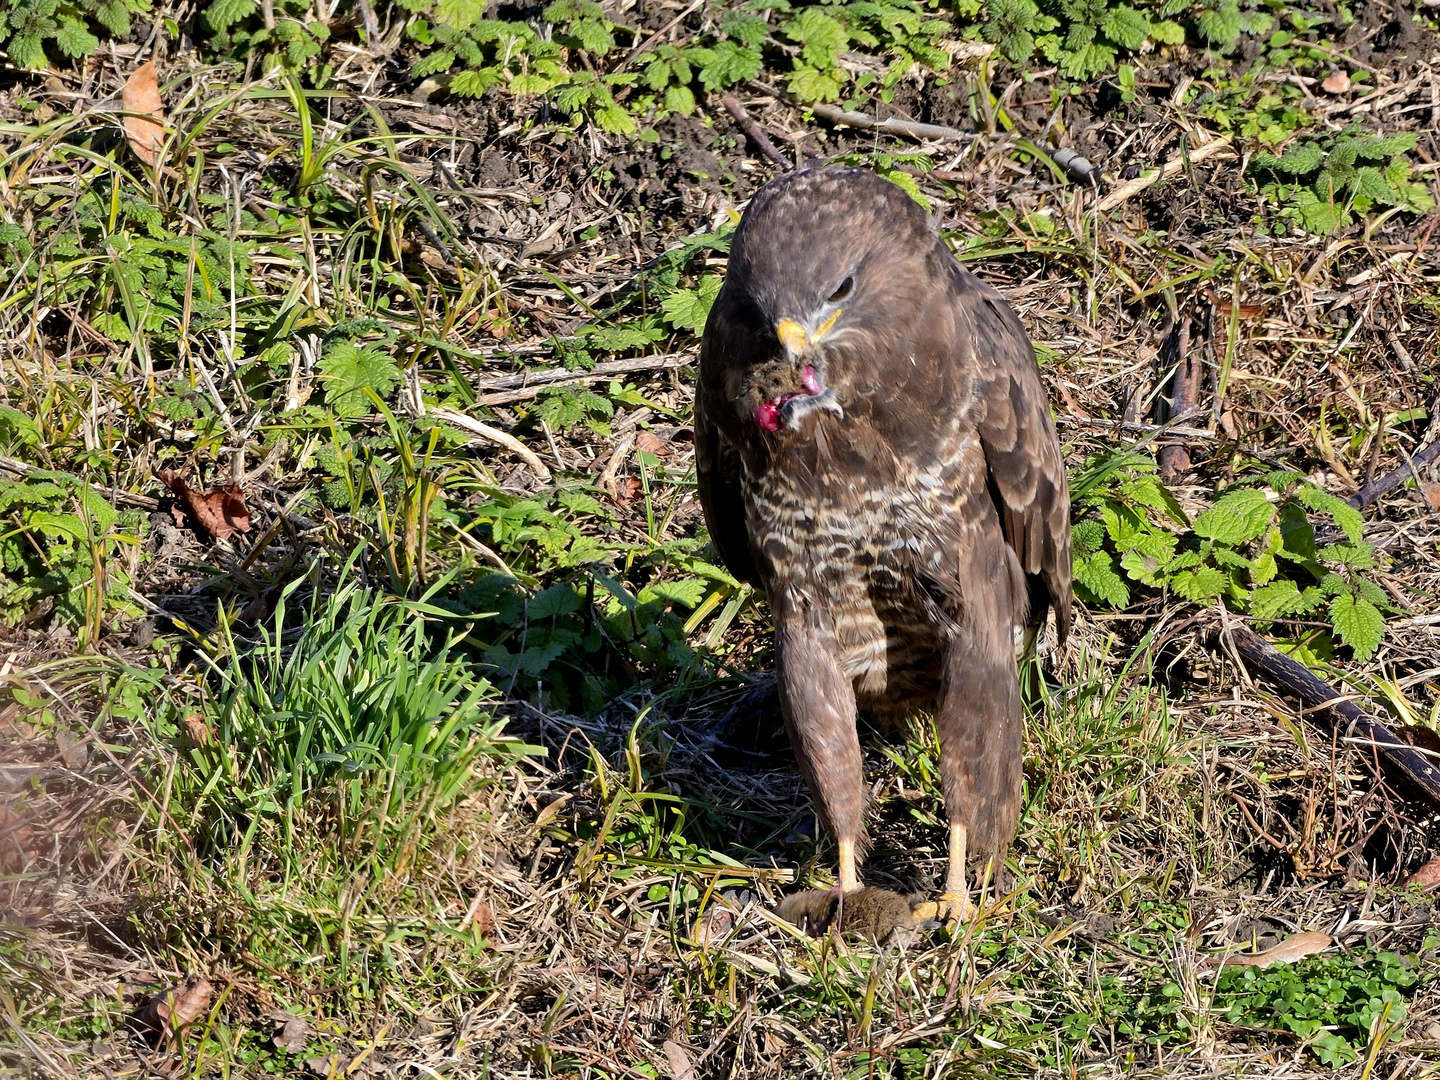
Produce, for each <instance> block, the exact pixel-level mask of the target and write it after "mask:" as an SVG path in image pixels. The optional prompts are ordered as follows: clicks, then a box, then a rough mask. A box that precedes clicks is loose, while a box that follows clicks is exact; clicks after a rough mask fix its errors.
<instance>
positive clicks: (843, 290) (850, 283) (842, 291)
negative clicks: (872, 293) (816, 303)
mask: <svg viewBox="0 0 1440 1080" xmlns="http://www.w3.org/2000/svg"><path fill="white" fill-rule="evenodd" d="M854 288H855V279H854V278H853V277H847V278H846V279H845V280H844V281H842V282H840V287H839V288H837V289H836V290H835V291H834V292H833V293H831V294H830V303H832V304H838V303H839V302H840V301H841V300H844V299H845V298H846V297H847V296H849V295H850V292H851V290H852V289H854Z"/></svg>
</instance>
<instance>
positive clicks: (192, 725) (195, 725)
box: [185, 713, 215, 746]
mask: <svg viewBox="0 0 1440 1080" xmlns="http://www.w3.org/2000/svg"><path fill="white" fill-rule="evenodd" d="M185 734H186V735H188V736H189V737H190V744H191V745H192V746H209V745H210V744H211V743H212V742H214V741H215V733H214V732H212V731H211V730H210V725H209V724H207V723H206V722H205V717H203V716H201V715H200V714H199V713H191V714H190V715H189V716H187V717H185Z"/></svg>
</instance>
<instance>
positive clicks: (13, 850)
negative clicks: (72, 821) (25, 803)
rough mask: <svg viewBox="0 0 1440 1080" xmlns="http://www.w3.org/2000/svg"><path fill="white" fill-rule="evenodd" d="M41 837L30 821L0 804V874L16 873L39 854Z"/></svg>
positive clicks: (12, 809)
mask: <svg viewBox="0 0 1440 1080" xmlns="http://www.w3.org/2000/svg"><path fill="white" fill-rule="evenodd" d="M41 839H42V837H41V835H40V834H39V833H38V832H37V831H36V829H35V827H34V825H33V824H32V823H31V821H30V819H29V818H27V817H25V816H23V815H22V814H20V813H19V811H17V810H16V809H14V808H13V807H10V806H8V805H6V804H5V803H3V802H0V873H7V874H10V873H17V872H19V871H21V870H23V869H25V867H26V866H27V865H28V864H29V863H30V860H32V859H34V858H35V857H36V856H38V855H39V854H40V847H41V843H40V842H41Z"/></svg>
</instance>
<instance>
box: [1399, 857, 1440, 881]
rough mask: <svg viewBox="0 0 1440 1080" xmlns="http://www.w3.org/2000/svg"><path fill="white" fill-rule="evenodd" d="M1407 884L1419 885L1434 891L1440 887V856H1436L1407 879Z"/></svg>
mask: <svg viewBox="0 0 1440 1080" xmlns="http://www.w3.org/2000/svg"><path fill="white" fill-rule="evenodd" d="M1405 884H1406V885H1419V886H1422V887H1423V888H1426V889H1433V888H1435V886H1437V885H1440V855H1436V856H1435V858H1433V859H1431V860H1430V861H1429V862H1427V863H1426V864H1425V865H1424V866H1422V867H1420V869H1419V870H1416V871H1415V873H1413V874H1411V875H1410V876H1409V877H1407V878H1406V879H1405Z"/></svg>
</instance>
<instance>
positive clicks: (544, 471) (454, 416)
mask: <svg viewBox="0 0 1440 1080" xmlns="http://www.w3.org/2000/svg"><path fill="white" fill-rule="evenodd" d="M429 415H430V416H431V417H432V418H433V419H435V420H439V421H441V422H442V423H445V424H451V425H453V426H455V427H457V428H459V429H460V430H461V431H468V432H469V433H470V434H471V435H474V436H476V437H477V438H480V439H484V440H485V441H487V442H492V443H495V444H496V445H497V446H503V447H504V448H505V449H506V450H509V451H510V452H511V453H512V454H514V455H515V456H516V457H518V458H519V459H520V460H521V461H523V462H525V464H526V465H528V466H530V471H531V472H533V473H534V474H535V476H536V477H537V478H538V479H539V480H540V481H541V482H542V483H543V482H544V481H547V480H549V479H550V470H549V469H548V468H546V467H545V463H544V462H543V461H541V460H540V458H539V456H538V455H536V453H535V451H533V450H531V449H530V448H529V447H528V446H526V445H525V444H524V443H522V442H521V441H520V440H519V439H517V438H515V436H514V435H511V434H510V433H509V432H505V431H501V430H500V429H499V428H494V427H491V426H490V425H489V424H482V423H481V422H480V421H479V420H476V419H475V418H474V417H471V416H466V415H465V414H464V413H462V412H460V411H459V410H458V409H447V408H446V407H445V406H443V405H437V406H435V407H434V408H432V409H430V410H429Z"/></svg>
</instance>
